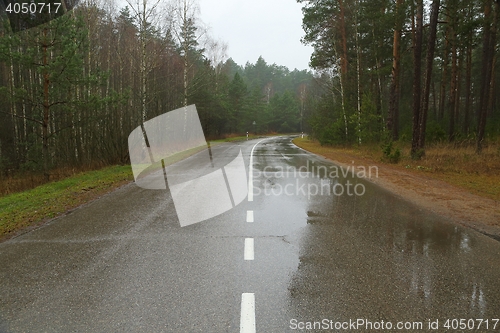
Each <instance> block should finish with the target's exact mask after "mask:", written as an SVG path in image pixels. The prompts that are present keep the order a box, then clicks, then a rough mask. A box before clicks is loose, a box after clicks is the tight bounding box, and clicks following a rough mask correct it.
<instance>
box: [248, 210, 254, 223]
mask: <svg viewBox="0 0 500 333" xmlns="http://www.w3.org/2000/svg"><path fill="white" fill-rule="evenodd" d="M247 222H253V210H247Z"/></svg>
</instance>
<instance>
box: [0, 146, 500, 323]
mask: <svg viewBox="0 0 500 333" xmlns="http://www.w3.org/2000/svg"><path fill="white" fill-rule="evenodd" d="M256 142H257V141H247V142H241V143H238V144H228V145H224V146H220V147H214V150H213V152H214V156H215V157H219V158H221V160H219V162H220V165H225V164H226V163H228V162H229V161H231V160H232V159H234V157H235V156H236V155H237V154H238V153H239V151H240V149H241V151H242V152H243V156H244V159H245V164H246V166H248V164H249V160H250V154H251V151H252V148H253V147H254V145H255V144H256ZM197 162H199V161H197V159H196V156H195V157H193V158H190V159H188V160H186V161H183V162H180V163H179V164H177V165H173V166H172V168H177V170H178V171H179V172H182V171H183V170H187V169H189V166H190V165H196V166H197V167H199V166H200V164H199V163H197ZM207 167H208V166H207ZM365 167H366V172H369V170H370V168H369V167H370V166H365ZM247 170H248V169H247ZM371 171H372V173H374V172H376V170H374V169H371ZM253 186H254V188H253V194H254V197H253V201H248V200H244V201H243V203H241V204H240V205H238V206H236V207H235V208H234V209H232V210H230V211H228V212H226V213H224V214H222V215H219V216H216V217H214V218H211V219H209V220H207V221H205V222H201V223H198V224H194V225H190V226H186V227H183V228H181V227H180V226H179V221H178V220H177V218H176V216H175V209H174V207H173V204H172V200H171V198H170V197H168V193H167V194H165V192H161V191H147V190H143V189H139V188H137V187H136V186H135V185H133V184H132V185H130V186H127V187H124V188H122V189H120V190H118V191H116V192H115V193H113V194H111V195H108V196H106V197H104V198H102V199H100V200H98V201H96V202H94V203H92V204H89V205H87V206H85V207H82V208H81V209H79V210H76V211H75V212H73V213H72V214H70V215H68V216H66V217H64V218H61V219H58V220H56V221H54V222H53V223H51V224H49V225H47V226H45V227H43V228H40V229H38V230H36V231H34V232H31V233H28V234H25V235H23V236H21V237H18V238H15V239H12V240H11V241H8V242H5V243H2V244H0V268H1V269H0V281H1V285H0V300H1V302H0V321H1V323H0V331H2V332H3V330H5V331H7V332H42V331H47V332H68V331H81V332H116V331H127V332H240V324H241V321H243V320H242V317H243V316H240V315H241V313H240V311H243V308H245V311H247V310H248V309H250V310H251V311H253V304H254V305H255V325H256V331H257V332H266V333H267V332H271V333H272V332H294V331H303V332H306V331H307V332H319V331H332V332H334V331H335V332H337V331H353V330H349V329H344V330H340V329H335V328H334V327H333V328H332V329H330V330H322V329H319V328H311V329H309V330H305V329H301V328H302V327H304V328H305V327H306V325H307V323H310V324H311V325H312V324H313V322H318V321H322V320H324V319H327V320H328V321H329V320H331V321H332V322H337V323H343V322H348V321H349V320H354V321H356V320H358V319H363V320H369V321H372V322H379V323H380V322H381V321H384V322H392V323H394V325H396V323H397V322H409V323H413V322H421V323H422V325H423V326H422V328H423V329H422V330H417V329H413V328H412V329H408V330H404V331H405V332H412V331H415V332H416V331H419V332H422V331H431V330H429V329H428V323H429V320H430V321H435V320H437V319H439V325H440V327H439V329H437V330H436V329H434V330H433V331H434V332H443V331H446V329H445V328H444V327H443V325H444V323H445V321H446V319H454V318H459V319H460V318H465V319H481V318H482V319H489V320H490V325H491V324H492V323H493V322H492V319H495V318H499V317H500V298H499V297H498V296H499V295H500V242H498V241H495V240H493V239H491V238H488V237H486V236H484V235H481V234H479V233H477V232H475V231H473V230H470V229H464V228H463V227H460V226H458V225H456V224H454V223H452V221H446V220H444V219H443V218H440V217H438V216H436V215H434V214H432V213H430V212H427V211H424V210H422V209H420V208H419V207H417V206H414V205H412V204H410V203H408V202H406V201H404V200H402V199H401V198H398V197H396V196H394V195H392V194H391V193H389V192H386V191H384V190H382V189H380V188H378V187H376V186H375V185H373V184H371V183H369V182H367V181H365V180H363V179H359V178H357V177H352V173H351V172H349V173H346V172H345V170H344V171H342V170H341V169H339V168H337V167H336V166H334V165H333V164H331V163H329V162H327V161H326V160H324V159H322V158H319V157H316V156H314V155H311V154H309V153H307V152H305V151H303V150H300V149H298V148H297V147H295V146H294V145H293V144H292V143H291V139H290V138H288V137H282V138H271V139H267V140H264V141H263V142H261V143H259V144H258V145H257V146H256V147H255V149H254V152H253ZM242 295H244V296H242ZM242 300H244V302H242ZM248 300H250V301H248ZM247 301H248V302H249V303H246V302H247ZM252 302H254V303H252ZM250 310H249V311H250ZM251 311H250V312H251ZM250 322H251V320H250ZM301 325H302V326H301ZM476 325H477V324H476ZM476 327H477V326H476ZM357 331H359V332H370V331H374V332H375V331H378V332H381V331H387V330H384V329H378V330H369V329H366V328H363V327H361V328H359V329H358V330H357ZM392 331H394V332H397V331H398V330H396V329H395V328H393V330H392ZM449 331H450V332H458V331H460V330H449ZM476 331H480V332H492V331H493V330H492V327H490V329H489V330H485V329H484V326H483V327H481V329H479V330H476ZM497 331H500V325H497Z"/></svg>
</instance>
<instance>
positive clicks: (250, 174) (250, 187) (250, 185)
mask: <svg viewBox="0 0 500 333" xmlns="http://www.w3.org/2000/svg"><path fill="white" fill-rule="evenodd" d="M264 140H267V138H266V139H262V140H260V141H259V142H257V143H256V144H255V145H254V146H253V148H252V151H251V152H250V165H249V166H248V201H253V151H254V150H255V147H257V145H258V144H259V143H261V142H262V141H264Z"/></svg>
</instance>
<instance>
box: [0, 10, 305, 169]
mask: <svg viewBox="0 0 500 333" xmlns="http://www.w3.org/2000/svg"><path fill="white" fill-rule="evenodd" d="M110 3H111V2H96V1H92V0H87V1H82V2H80V4H79V6H78V7H76V8H75V9H74V10H73V11H71V12H70V13H69V14H67V15H64V16H62V17H60V18H58V19H55V20H52V21H51V22H50V23H48V24H45V25H41V26H39V27H36V28H32V29H29V30H25V31H22V32H19V33H15V34H13V33H12V32H11V31H9V27H8V25H7V24H6V22H4V23H5V24H4V26H3V30H2V31H1V32H0V33H1V35H0V99H1V100H2V103H1V104H0V169H1V171H2V176H4V177H5V176H8V175H12V174H13V173H16V172H17V171H19V170H24V171H32V172H43V173H45V174H46V178H47V179H49V178H50V171H51V170H54V169H57V168H64V167H71V166H84V165H87V166H94V167H99V166H102V165H106V164H114V163H127V161H128V147H127V138H128V135H129V134H130V132H131V131H132V130H133V129H134V128H136V127H137V126H139V125H140V124H141V123H142V122H144V121H146V120H148V119H151V118H153V117H155V116H157V115H160V114H163V113H165V112H168V111H171V110H174V109H176V108H179V107H182V106H184V105H190V104H195V105H196V107H197V110H198V113H199V116H200V119H201V121H202V126H203V130H204V132H205V135H206V137H207V138H209V139H216V138H221V137H224V136H225V135H228V134H244V133H246V132H250V133H270V132H298V131H300V130H301V129H302V127H303V126H304V121H305V111H304V108H305V101H306V98H307V94H308V91H309V89H310V88H309V87H310V86H311V85H312V82H313V75H312V73H311V72H309V71H307V70H302V71H299V70H293V71H290V70H289V69H288V68H286V67H283V66H279V65H276V64H272V65H271V64H267V63H266V61H265V60H264V59H263V58H262V57H260V58H259V59H256V62H255V63H254V64H252V63H247V64H245V65H244V66H241V65H238V64H236V63H235V62H234V61H233V60H232V59H231V58H228V56H227V54H226V49H227V46H226V45H225V44H224V43H223V42H221V41H218V40H216V39H215V38H213V37H211V36H210V35H209V34H208V32H207V29H206V28H205V27H204V25H203V24H202V23H201V21H200V20H199V18H198V15H197V5H196V3H195V2H193V1H190V0H180V1H177V2H173V3H169V4H168V6H163V7H161V5H163V2H161V1H151V0H148V1H144V2H143V1H141V2H137V1H136V2H135V3H134V2H133V1H129V6H127V7H124V8H121V9H119V10H113V8H112V7H110ZM143 5H145V6H143Z"/></svg>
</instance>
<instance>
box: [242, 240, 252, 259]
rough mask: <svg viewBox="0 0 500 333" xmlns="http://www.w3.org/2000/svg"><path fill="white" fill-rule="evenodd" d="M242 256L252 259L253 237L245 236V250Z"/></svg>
mask: <svg viewBox="0 0 500 333" xmlns="http://www.w3.org/2000/svg"><path fill="white" fill-rule="evenodd" d="M244 251H245V252H244V258H245V260H253V258H254V252H253V238H245V250H244Z"/></svg>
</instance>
